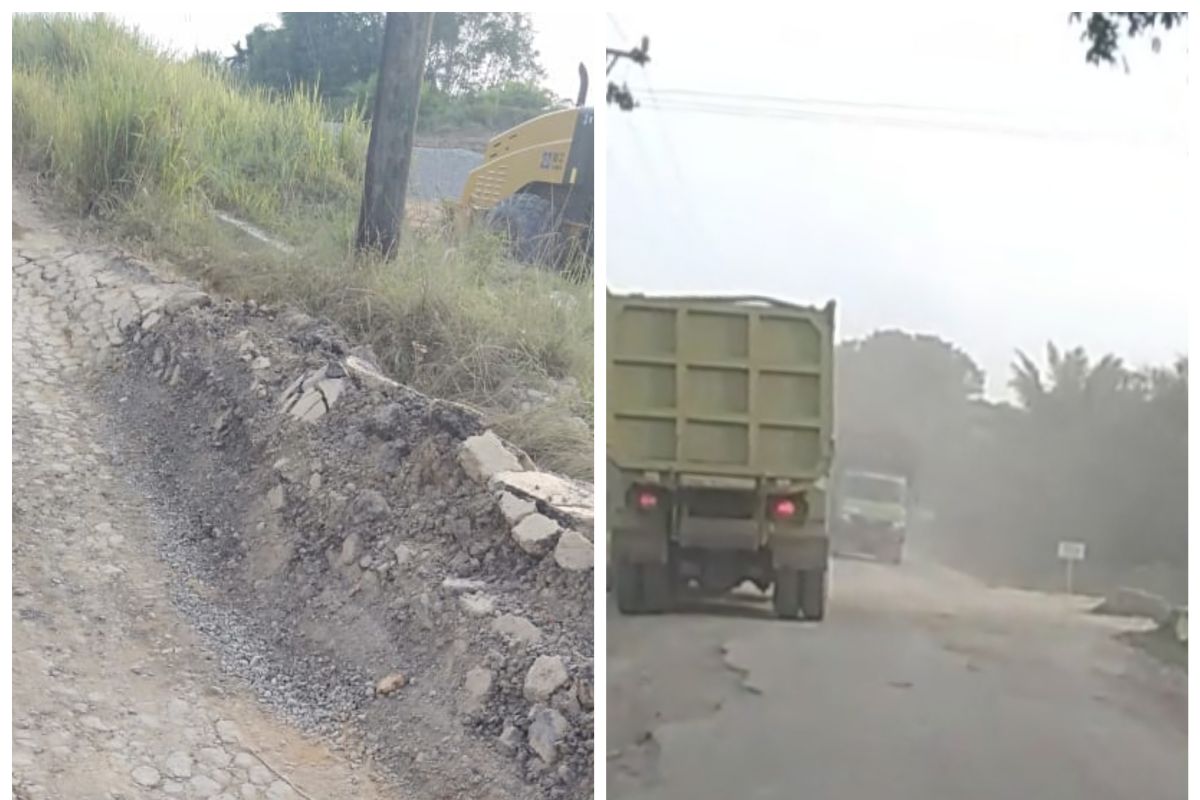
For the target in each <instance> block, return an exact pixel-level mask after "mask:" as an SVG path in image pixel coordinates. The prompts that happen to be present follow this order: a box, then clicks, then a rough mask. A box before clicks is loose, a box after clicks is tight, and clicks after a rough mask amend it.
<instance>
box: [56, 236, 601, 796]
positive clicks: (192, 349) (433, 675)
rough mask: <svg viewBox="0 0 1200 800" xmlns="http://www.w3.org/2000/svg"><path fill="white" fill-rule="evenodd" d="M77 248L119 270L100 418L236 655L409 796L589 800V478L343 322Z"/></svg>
mask: <svg viewBox="0 0 1200 800" xmlns="http://www.w3.org/2000/svg"><path fill="white" fill-rule="evenodd" d="M60 256H61V258H60V259H58V260H53V259H51V260H50V261H49V265H48V266H44V265H43V264H39V265H38V269H39V270H45V269H48V270H50V271H51V272H52V273H54V274H56V275H57V274H63V275H68V276H69V275H71V273H72V272H74V271H78V270H82V269H85V268H86V269H94V270H95V271H96V272H97V273H98V274H102V275H104V276H105V278H104V280H105V283H103V284H101V283H100V282H99V281H97V289H96V293H97V294H101V293H103V294H104V296H105V298H106V299H105V300H104V301H103V303H97V302H91V301H90V300H89V299H88V298H81V304H85V305H86V308H87V309H89V313H95V314H100V315H102V316H103V320H102V321H101V322H100V323H98V324H97V325H96V327H95V329H94V335H95V336H96V337H97V339H98V342H99V345H100V346H101V347H102V348H107V347H109V346H111V347H112V349H111V350H105V352H106V355H105V356H104V358H103V359H97V363H101V364H102V365H103V374H102V376H101V380H100V383H99V386H98V395H97V399H98V401H99V404H100V405H101V407H103V408H106V409H107V410H108V412H109V413H108V414H107V415H106V419H105V420H104V421H103V424H104V425H105V427H106V428H107V430H108V435H109V438H110V439H111V446H112V448H113V451H114V453H115V454H116V459H117V464H118V465H119V467H120V468H121V470H122V472H123V474H124V478H125V479H126V480H128V481H131V482H133V483H134V484H135V485H136V486H137V487H138V489H139V490H140V491H141V492H143V493H144V495H145V496H146V497H147V498H148V499H149V501H150V502H151V503H152V504H153V505H154V506H155V507H156V508H157V509H158V510H159V511H160V513H161V515H162V516H163V518H165V519H166V520H168V522H169V524H168V525H167V528H166V531H165V533H163V534H162V535H161V536H160V541H159V542H158V546H159V551H160V554H161V556H162V557H163V558H164V560H165V561H166V562H167V563H168V564H169V565H170V567H171V571H172V575H173V591H174V601H175V603H176V606H177V607H178V608H179V609H180V610H181V611H182V612H183V614H184V615H185V617H187V618H188V619H189V620H190V621H191V622H192V624H193V625H194V626H195V628H197V629H198V630H200V631H201V632H202V633H203V634H204V635H205V637H206V639H207V641H208V642H209V644H210V646H211V647H213V648H214V649H215V650H216V651H217V653H218V655H219V657H220V660H221V663H222V666H223V667H224V668H225V669H226V670H227V671H229V672H232V673H234V674H235V675H237V676H240V677H241V678H242V679H244V680H245V681H246V682H248V683H249V685H250V686H251V687H253V689H254V690H255V693H256V695H257V696H258V697H259V699H260V700H261V701H262V702H264V703H265V704H266V705H268V706H270V707H272V708H274V709H276V710H277V711H278V712H280V713H281V714H282V715H283V716H284V717H285V718H286V719H288V720H289V721H291V722H293V723H295V724H297V725H298V726H300V727H302V728H304V729H307V730H316V731H319V732H321V733H322V734H324V735H325V736H326V737H328V738H329V739H330V740H331V741H334V742H336V743H338V744H340V745H341V746H342V747H344V748H347V749H348V750H351V751H353V752H354V753H355V754H356V755H357V756H359V757H363V758H365V759H368V760H370V761H372V762H374V763H377V764H379V765H382V766H383V767H385V768H386V769H387V771H388V772H390V773H391V774H392V775H394V776H395V778H396V780H397V782H398V784H399V786H400V787H401V789H402V790H406V794H405V796H408V797H447V798H448V797H467V796H471V797H530V798H532V797H579V798H582V797H590V796H591V794H592V785H593V775H592V747H593V741H592V739H593V708H592V675H593V651H592V572H591V569H592V555H591V553H592V549H591V541H590V539H591V537H592V531H591V527H590V502H591V500H590V496H591V487H590V486H583V485H577V484H573V483H571V482H569V481H566V480H563V479H561V478H558V477H557V476H553V475H546V474H544V473H539V472H537V471H536V470H535V469H534V465H533V464H531V463H530V462H529V460H528V458H526V457H524V456H523V455H522V454H520V453H519V452H516V451H515V450H514V449H512V448H511V447H509V446H507V445H505V444H504V443H503V442H501V441H500V440H499V439H498V438H496V437H495V436H494V435H493V434H491V433H490V432H488V431H486V430H485V429H484V426H483V423H482V421H481V419H480V417H479V416H478V415H477V414H476V413H474V412H473V411H472V410H470V409H467V408H464V407H462V406H457V405H454V404H450V403H445V402H440V401H436V400H433V399H430V398H428V397H425V396H423V395H420V394H418V393H416V392H413V391H411V390H409V389H407V388H405V387H403V386H399V385H397V384H395V383H393V382H391V381H389V380H388V379H386V378H385V377H384V376H382V375H380V374H379V373H378V371H377V370H376V369H375V368H374V367H373V366H372V364H373V362H374V359H373V357H372V355H371V354H370V353H367V352H361V351H357V350H355V349H354V348H353V346H352V343H350V342H348V341H347V340H346V339H345V338H344V337H343V336H342V335H341V334H340V333H339V332H338V331H337V330H336V329H335V328H334V327H332V326H331V325H330V324H328V323H326V322H323V321H320V320H314V319H311V318H309V317H306V316H304V315H302V314H299V313H297V312H293V311H289V310H287V309H268V308H260V307H257V306H255V305H254V304H253V303H248V304H241V303H233V302H227V301H222V300H220V299H215V298H210V297H209V296H208V295H206V294H204V293H202V292H199V291H197V290H195V288H194V287H188V286H186V285H182V284H174V283H173V284H169V285H168V284H164V283H163V282H162V280H161V279H160V278H159V277H158V275H157V271H156V270H155V268H153V267H150V266H148V265H137V264H134V263H132V262H130V261H129V260H128V259H124V258H122V257H120V256H119V255H118V254H115V253H114V252H113V251H111V250H108V249H101V250H96V249H94V248H93V249H92V250H91V251H90V252H88V253H87V254H86V256H87V257H86V258H81V256H80V254H78V253H62V254H60ZM89 265H90V266H89ZM40 274H42V275H44V273H40ZM89 283H90V281H84V282H83V283H81V284H80V285H81V286H85V287H86V285H88V284H89ZM89 330H92V329H89Z"/></svg>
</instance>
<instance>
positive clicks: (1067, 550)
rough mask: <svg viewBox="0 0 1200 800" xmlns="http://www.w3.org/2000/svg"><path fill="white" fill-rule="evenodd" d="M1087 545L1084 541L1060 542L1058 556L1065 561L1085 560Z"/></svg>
mask: <svg viewBox="0 0 1200 800" xmlns="http://www.w3.org/2000/svg"><path fill="white" fill-rule="evenodd" d="M1086 555H1087V545H1086V544H1084V543H1083V542H1059V543H1058V557H1059V558H1061V559H1062V560H1063V561H1083V559H1084V556H1086Z"/></svg>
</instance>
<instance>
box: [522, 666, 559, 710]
mask: <svg viewBox="0 0 1200 800" xmlns="http://www.w3.org/2000/svg"><path fill="white" fill-rule="evenodd" d="M566 682H567V667H566V665H565V664H563V660H562V659H561V658H559V657H558V656H538V657H537V658H535V659H534V660H533V664H531V665H530V667H529V671H528V672H526V673H525V699H526V700H528V701H529V702H531V703H543V702H545V701H546V700H548V699H549V698H550V695H552V694H554V693H555V692H556V691H557V690H558V687H560V686H562V685H563V684H564V683H566Z"/></svg>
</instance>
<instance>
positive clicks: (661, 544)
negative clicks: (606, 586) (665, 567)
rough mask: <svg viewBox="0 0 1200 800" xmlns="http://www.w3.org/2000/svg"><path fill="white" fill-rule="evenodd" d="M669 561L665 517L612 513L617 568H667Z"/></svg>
mask: <svg viewBox="0 0 1200 800" xmlns="http://www.w3.org/2000/svg"><path fill="white" fill-rule="evenodd" d="M667 558H668V548H667V522H666V517H665V515H657V514H650V515H647V514H635V513H631V512H629V511H628V510H626V509H614V511H613V513H612V561H613V563H614V564H617V563H623V564H665V563H667Z"/></svg>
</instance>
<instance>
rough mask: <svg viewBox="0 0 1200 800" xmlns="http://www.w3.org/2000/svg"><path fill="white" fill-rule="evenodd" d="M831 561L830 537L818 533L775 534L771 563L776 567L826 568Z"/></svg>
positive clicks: (772, 540) (822, 532) (799, 568)
mask: <svg viewBox="0 0 1200 800" xmlns="http://www.w3.org/2000/svg"><path fill="white" fill-rule="evenodd" d="M828 563H829V537H828V536H826V535H825V533H824V531H823V530H822V531H821V533H820V534H818V535H812V534H808V535H798V536H779V535H776V536H773V537H772V538H771V565H772V566H773V567H775V568H776V569H796V570H813V569H824V568H825V566H826V565H827V564H828Z"/></svg>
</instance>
